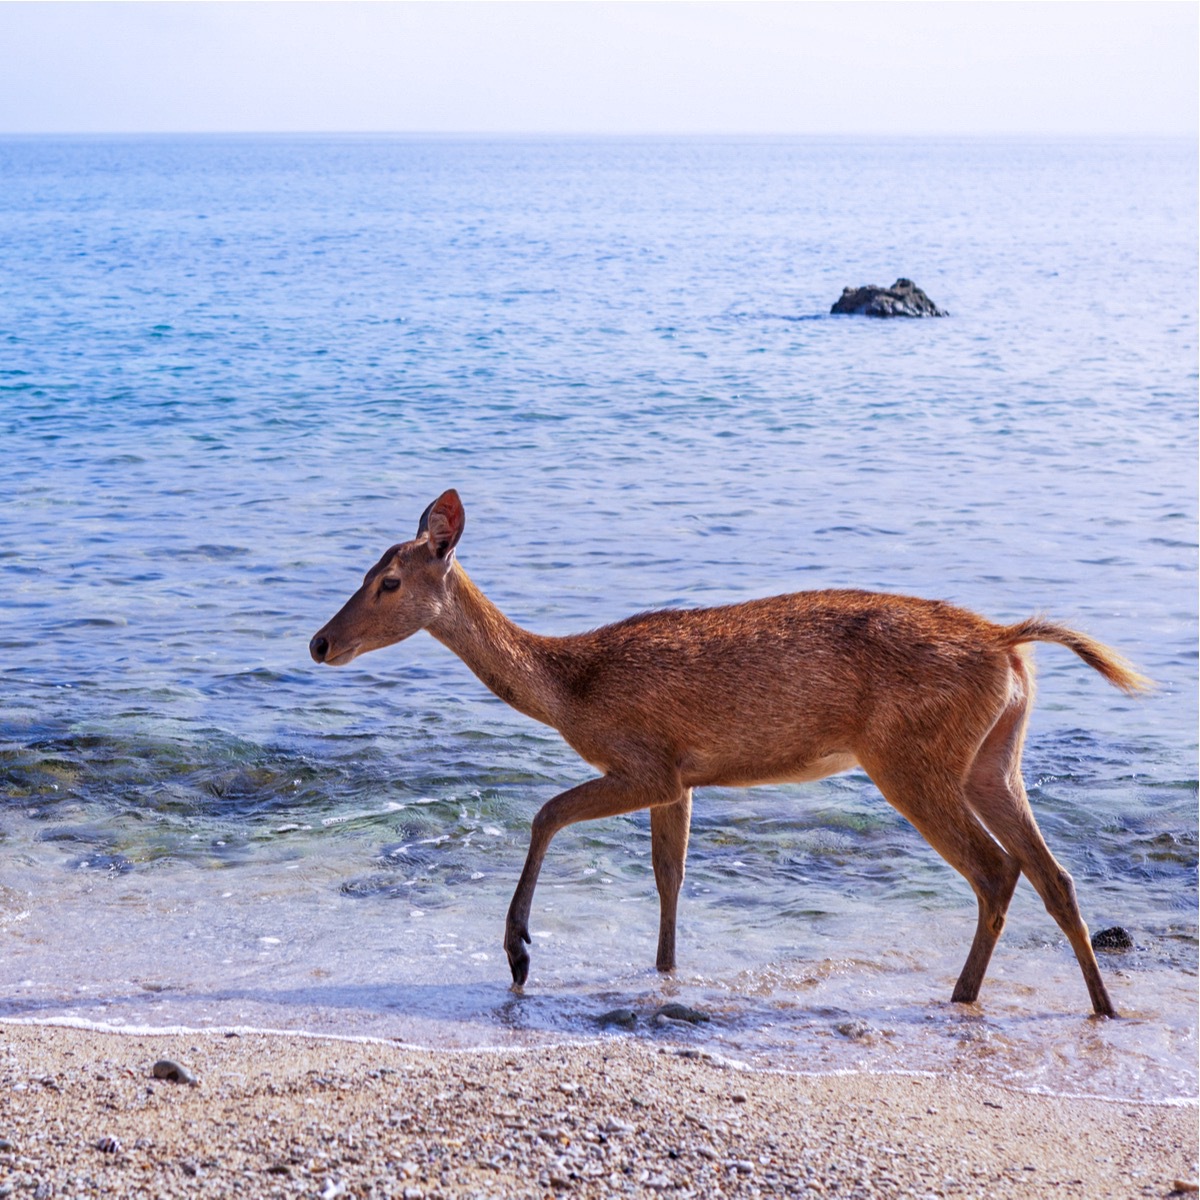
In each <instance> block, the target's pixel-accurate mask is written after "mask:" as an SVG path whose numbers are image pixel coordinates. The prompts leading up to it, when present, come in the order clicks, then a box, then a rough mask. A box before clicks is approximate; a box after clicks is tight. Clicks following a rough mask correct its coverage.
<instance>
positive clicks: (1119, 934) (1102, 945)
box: [1092, 925, 1133, 950]
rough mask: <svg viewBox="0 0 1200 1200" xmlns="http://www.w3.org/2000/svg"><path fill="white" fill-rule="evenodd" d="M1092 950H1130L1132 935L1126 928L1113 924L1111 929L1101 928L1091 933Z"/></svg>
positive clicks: (1131, 947)
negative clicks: (1097, 931)
mask: <svg viewBox="0 0 1200 1200" xmlns="http://www.w3.org/2000/svg"><path fill="white" fill-rule="evenodd" d="M1092 949H1093V950H1132V949H1133V937H1132V935H1131V934H1130V932H1129V930H1128V929H1122V928H1121V926H1120V925H1114V926H1113V927H1112V928H1111V929H1101V930H1100V932H1099V933H1093V934H1092Z"/></svg>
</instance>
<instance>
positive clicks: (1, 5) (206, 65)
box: [0, 0, 1200, 137]
mask: <svg viewBox="0 0 1200 1200" xmlns="http://www.w3.org/2000/svg"><path fill="white" fill-rule="evenodd" d="M1198 72H1200V5H1197V4H1195V3H1193V2H1191V0H1184V2H1179V3H1148V2H1146V0H1142V2H1140V3H1128V4H1127V3H1088V2H1084V0H1077V2H1074V3H1063V2H1058V3H975V2H960V3H903V2H898V0H897V2H883V3H875V2H871V0H861V2H854V0H840V2H828V3H787V2H778V3H690V2H687V0H680V2H676V3H636V2H623V3H574V2H567V0H554V2H546V3H507V2H504V0H496V2H491V3H486V2H485V3H469V2H464V3H450V2H437V0H425V2H416V3H387V2H378V3H354V2H349V3H332V2H329V3H320V2H317V3H302V4H296V3H288V2H286V0H284V2H278V3H275V2H269V3H238V2H232V3H155V2H151V3H116V4H114V3H41V2H37V0H33V2H30V0H25V2H14V0H0V133H104V132H121V133H142V132H268V131H269V132H343V131H344V132H403V133H493V134H503V133H561V134H570V133H580V134H655V133H685V134H704V133H711V134H843V135H846V134H868V135H871V134H876V135H896V134H943V135H975V134H1036V135H1060V134H1121V135H1124V134H1155V135H1185V136H1193V137H1194V136H1195V135H1196V133H1197V111H1198V108H1200V85H1198Z"/></svg>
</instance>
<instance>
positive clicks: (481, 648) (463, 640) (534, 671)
mask: <svg viewBox="0 0 1200 1200" xmlns="http://www.w3.org/2000/svg"><path fill="white" fill-rule="evenodd" d="M449 587H450V598H449V603H447V604H446V605H445V606H444V607H443V609H442V611H441V612H440V613H439V614H438V615H437V617H435V618H434V620H433V621H431V622H430V624H429V625H428V626H427V628H428V630H429V632H430V633H431V634H433V636H434V637H435V638H437V640H438V641H439V642H441V643H442V645H444V646H447V647H449V648H450V649H451V650H453V651H454V653H455V654H457V655H458V657H459V658H461V659H462V660H463V662H465V663H466V664H467V666H468V667H470V668H471V670H472V671H474V672H475V674H476V675H477V676H478V677H479V678H480V680H482V681H483V683H484V684H486V685H487V687H488V688H490V689H491V690H492V691H493V692H495V693H496V695H497V696H499V697H500V699H501V700H503V701H504V702H505V703H506V704H511V705H512V706H513V708H515V709H517V710H518V711H520V712H523V713H525V715H526V716H529V717H533V719H534V720H536V721H542V722H544V723H545V724H547V725H555V726H557V723H558V722H557V720H556V718H557V715H558V710H559V703H558V688H557V686H556V678H555V674H554V671H553V666H552V661H551V655H550V653H549V650H550V643H551V642H552V641H554V640H555V639H552V638H545V637H539V636H538V635H537V634H534V633H530V632H529V631H528V630H526V629H522V628H521V627H520V626H519V625H517V624H516V623H515V622H513V621H510V620H509V619H508V618H507V617H506V616H505V615H504V614H503V613H502V612H501V611H500V610H499V609H498V608H497V607H496V606H495V605H494V604H493V603H492V602H491V601H490V600H489V599H488V598H487V597H486V596H485V595H484V594H483V593H482V592H481V591H480V590H479V589H478V588H477V587H476V586H475V585H474V584H473V583H472V582H471V579H470V577H469V576H468V575H467V573H466V571H464V570H463V569H462V567H461V566H460V565H459V564H458V562H457V561H456V562H455V564H454V566H453V568H452V569H451V572H450V579H449Z"/></svg>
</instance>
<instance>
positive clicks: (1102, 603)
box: [0, 138, 1197, 1099]
mask: <svg viewBox="0 0 1200 1200" xmlns="http://www.w3.org/2000/svg"><path fill="white" fill-rule="evenodd" d="M0 179H2V180H3V183H4V186H3V188H0V247H3V249H2V250H0V254H3V257H4V263H5V266H6V267H7V268H8V271H7V275H8V284H7V286H6V291H7V294H6V297H5V301H4V304H3V306H2V307H0V347H2V349H3V353H2V354H0V447H2V448H3V450H4V454H3V456H2V458H0V546H2V547H3V549H0V613H2V614H3V621H2V623H0V646H2V648H3V649H4V651H5V655H4V659H3V665H2V666H0V671H2V672H3V675H2V683H0V833H2V835H3V839H2V841H0V846H2V847H3V854H2V855H0V996H2V997H3V998H2V999H0V1015H6V1016H44V1017H54V1016H62V1015H70V1016H76V1017H81V1018H84V1019H87V1020H95V1021H100V1022H105V1023H116V1024H120V1023H124V1024H125V1025H140V1024H146V1023H150V1024H157V1023H162V1024H200V1023H212V1024H252V1025H259V1026H269V1027H273V1028H280V1027H286V1028H309V1029H317V1030H322V1031H326V1032H343V1033H364V1034H378V1035H381V1036H389V1037H400V1038H405V1039H409V1040H416V1041H422V1042H427V1043H434V1044H497V1043H504V1044H509V1043H511V1042H520V1041H525V1040H537V1039H547V1038H549V1039H561V1038H562V1037H564V1036H566V1037H580V1036H595V1035H596V1032H595V1031H596V1027H595V1025H594V1023H593V1020H592V1018H593V1017H594V1016H595V1014H597V1013H599V1012H603V1011H604V1010H605V1009H608V1008H613V1007H616V1006H618V1005H632V1006H634V1007H636V1008H639V1009H640V1010H641V1011H642V1013H643V1014H644V1015H645V1014H649V1013H652V1012H653V1009H654V1007H655V1006H656V1005H657V1004H658V1003H661V1002H662V1001H663V999H664V998H680V999H684V1000H686V1001H687V1002H689V1003H691V1004H694V1005H698V1006H699V1007H701V1008H704V1009H706V1010H707V1011H709V1012H710V1013H711V1014H712V1015H713V1017H714V1019H713V1021H712V1022H710V1023H709V1024H707V1025H705V1026H702V1027H701V1028H700V1029H698V1030H696V1031H689V1030H679V1029H677V1028H675V1027H671V1028H670V1030H669V1031H668V1030H663V1029H661V1028H656V1027H653V1026H650V1025H648V1024H647V1022H646V1020H645V1016H644V1017H643V1020H642V1022H641V1030H642V1032H641V1033H638V1034H634V1035H632V1036H645V1037H666V1036H671V1037H676V1038H689V1039H692V1040H695V1041H696V1043H697V1044H698V1045H704V1046H707V1047H708V1048H710V1049H719V1050H720V1051H721V1052H723V1053H727V1054H729V1055H731V1056H735V1057H741V1058H744V1059H746V1060H747V1061H752V1062H755V1063H758V1064H763V1065H781V1066H790V1067H797V1068H801V1069H808V1068H815V1069H841V1068H849V1067H861V1066H864V1065H865V1066H867V1067H870V1068H874V1069H880V1070H890V1069H925V1068H931V1069H938V1070H942V1069H957V1070H969V1071H972V1072H975V1073H981V1074H987V1075H989V1076H991V1077H994V1078H997V1079H1001V1080H1003V1081H1006V1082H1010V1083H1017V1084H1020V1085H1022V1086H1028V1087H1038V1088H1043V1089H1047V1090H1055V1091H1068V1092H1078V1093H1088V1094H1103V1095H1121V1096H1139V1097H1143V1098H1149V1099H1165V1098H1172V1097H1180V1096H1194V1095H1195V1094H1196V1069H1195V1061H1196V978H1197V972H1196V968H1197V922H1196V905H1197V890H1196V848H1197V834H1196V827H1197V815H1196V787H1197V784H1196V779H1197V767H1196V733H1195V730H1196V720H1197V712H1196V687H1195V682H1196V591H1195V566H1196V562H1195V558H1196V555H1195V548H1196V484H1195V473H1194V463H1195V458H1196V369H1195V362H1196V327H1197V322H1196V305H1195V297H1196V268H1195V263H1196V229H1195V217H1194V213H1195V201H1196V190H1197V189H1196V168H1195V162H1194V155H1193V154H1192V148H1191V147H1190V146H1188V145H1186V144H1182V143H1170V142H1119V143H1102V142H1084V143H1063V142H1058V143H1018V142H1001V141H997V142H984V143H979V142H891V143H867V142H861V143H858V142H844V141H836V142H834V141H781V142H771V141H758V142H735V141H716V142H700V141H684V142H653V141H613V142H606V141H599V140H597V141H586V142H570V141H543V142H538V141H521V140H514V141H503V142H473V141H469V140H457V141H456V140H444V141H425V140H420V139H366V138H362V139H355V138H347V139H274V140H264V139H230V140H220V139H138V140H121V139H92V140H82V141H73V140H69V139H61V140H32V139H27V140H20V139H18V140H8V141H0ZM884 197H886V200H885V199H884ZM901 274H903V275H908V276H910V277H912V278H914V279H915V280H916V281H917V282H918V283H919V284H920V285H921V286H923V287H924V288H925V289H926V290H927V291H928V292H929V293H930V294H931V295H932V296H933V298H934V299H935V300H936V301H937V302H938V303H940V304H942V305H943V306H945V307H946V308H948V309H949V310H950V311H951V313H952V314H953V315H952V317H951V318H950V319H948V320H945V321H924V322H872V321H866V320H858V319H853V318H832V317H829V316H827V315H826V314H827V313H828V308H829V305H830V304H831V303H832V301H833V300H834V299H835V298H836V297H837V295H838V294H839V293H840V291H841V288H842V287H843V286H844V285H845V284H858V283H862V282H867V281H874V282H882V283H890V282H891V280H892V279H894V278H895V277H896V276H897V275H901ZM446 486H455V487H457V488H458V489H459V490H460V492H461V493H462V495H463V498H464V501H465V503H466V505H467V511H468V524H467V532H466V535H465V537H464V541H463V543H462V546H461V547H460V557H461V559H462V561H463V563H464V565H465V566H466V567H467V569H468V570H469V571H470V572H471V573H472V575H473V577H474V578H475V579H476V581H477V582H478V583H479V584H480V585H481V586H483V587H484V589H485V590H486V591H487V592H488V594H489V595H491V596H492V598H493V599H494V600H496V602H497V603H498V604H500V605H501V607H502V608H504V609H505V610H506V611H507V612H509V614H510V615H512V616H513V617H514V618H515V619H517V620H519V621H520V622H522V623H523V624H525V625H527V626H529V627H530V628H533V629H536V630H538V631H540V632H547V633H560V632H568V631H571V630H574V629H579V628H584V627H590V626H594V625H596V624H599V623H601V622H603V621H606V620H611V619H615V618H618V617H621V616H624V615H627V614H628V613H630V612H634V611H637V610H639V609H644V608H649V607H656V606H663V605H696V604H710V603H720V602H725V601H731V600H738V599H745V598H749V597H751V596H756V595H764V594H769V593H771V592H777V591H789V590H797V589H800V588H807V587H825V586H843V585H850V586H862V587H869V588H879V589H884V590H892V591H900V592H910V593H914V594H922V595H930V596H938V597H941V598H945V599H948V600H952V601H955V602H958V603H963V604H966V605H969V606H971V607H975V608H977V609H979V610H980V611H983V612H985V613H986V614H987V615H989V616H992V617H995V618H997V619H1016V618H1019V617H1022V616H1025V615H1028V614H1029V613H1030V612H1033V611H1046V612H1049V613H1052V614H1053V615H1054V616H1056V617H1058V618H1061V619H1063V620H1066V621H1068V622H1069V623H1071V624H1073V625H1076V626H1078V627H1080V628H1083V629H1086V630H1088V631H1089V632H1091V633H1093V634H1095V635H1097V636H1099V637H1101V638H1102V639H1104V640H1106V641H1109V642H1111V643H1113V644H1115V645H1117V646H1119V647H1120V648H1121V649H1122V650H1123V651H1124V652H1125V653H1127V654H1128V655H1129V656H1130V657H1132V658H1133V659H1134V660H1135V661H1136V662H1137V663H1138V664H1139V665H1140V666H1141V667H1142V668H1143V669H1144V670H1145V671H1147V672H1148V673H1149V674H1151V675H1152V676H1153V677H1154V678H1155V679H1156V680H1157V681H1158V683H1159V685H1160V686H1159V690H1158V692H1157V693H1156V694H1155V695H1153V696H1152V697H1150V698H1149V699H1147V700H1144V701H1134V700H1129V699H1127V698H1125V697H1123V696H1121V695H1119V694H1118V693H1116V692H1114V691H1112V690H1111V689H1109V688H1107V687H1106V686H1105V685H1104V684H1103V682H1102V681H1100V680H1099V679H1098V677H1096V676H1095V675H1094V674H1092V673H1091V672H1089V671H1088V670H1087V669H1086V668H1085V667H1084V666H1083V665H1082V664H1080V663H1079V662H1078V661H1077V660H1076V659H1074V658H1073V657H1072V656H1070V655H1069V654H1067V653H1066V652H1064V651H1061V650H1059V649H1056V648H1053V647H1042V648H1040V649H1039V650H1038V653H1037V657H1038V662H1039V667H1040V697H1039V704H1038V708H1037V710H1036V713H1035V716H1034V722H1033V727H1032V730H1031V734H1030V739H1029V744H1028V748H1027V752H1026V760H1025V761H1026V779H1027V782H1028V785H1029V789H1030V794H1031V797H1032V799H1033V803H1034V807H1035V810H1036V811H1037V813H1038V817H1039V820H1040V822H1041V824H1042V828H1043V831H1044V832H1045V834H1046V837H1047V840H1048V841H1049V842H1050V844H1051V846H1052V848H1053V849H1054V850H1055V852H1056V854H1057V855H1058V857H1059V858H1060V859H1061V860H1062V861H1063V862H1064V864H1065V865H1066V866H1067V867H1068V868H1069V869H1070V870H1071V872H1072V874H1073V875H1074V877H1075V879H1076V883H1077V886H1078V889H1079V893H1080V898H1081V904H1082V907H1083V910H1084V913H1085V916H1086V918H1087V919H1088V921H1089V923H1090V925H1091V927H1092V929H1093V930H1095V929H1099V928H1103V927H1104V926H1106V925H1111V924H1117V923H1119V924H1121V925H1123V926H1125V927H1126V928H1128V929H1129V930H1130V931H1131V932H1132V933H1133V935H1134V939H1135V943H1136V948H1135V950H1133V951H1131V952H1129V953H1127V954H1125V955H1105V956H1103V959H1104V962H1103V964H1102V965H1103V966H1104V968H1105V970H1106V974H1107V976H1108V978H1109V980H1110V987H1111V990H1112V991H1113V995H1114V999H1115V1000H1116V1003H1117V1005H1118V1007H1120V1008H1121V1009H1122V1011H1124V1012H1126V1013H1128V1014H1130V1015H1131V1016H1132V1017H1133V1019H1131V1020H1127V1021H1123V1022H1119V1023H1112V1022H1095V1021H1092V1020H1089V1019H1087V1018H1086V1016H1085V1015H1084V1014H1085V1013H1086V1006H1087V1001H1086V992H1085V990H1084V988H1083V984H1082V980H1081V979H1080V978H1079V974H1078V970H1077V968H1076V967H1075V965H1074V961H1073V959H1072V957H1071V955H1070V951H1069V949H1068V948H1067V946H1066V944H1065V941H1064V940H1063V939H1062V937H1061V936H1060V935H1059V933H1058V930H1057V929H1056V927H1055V926H1054V925H1053V923H1052V922H1051V921H1050V919H1049V918H1048V917H1047V916H1046V914H1045V913H1044V911H1042V909H1041V906H1040V903H1038V902H1037V900H1036V897H1034V895H1033V893H1032V891H1031V890H1030V889H1029V888H1028V887H1027V885H1024V884H1023V885H1022V886H1021V887H1020V888H1019V889H1018V894H1017V899H1016V901H1015V902H1014V906H1013V912H1012V916H1011V920H1010V924H1009V927H1008V929H1007V930H1006V932H1005V935H1004V938H1003V939H1002V941H1001V943H1000V947H999V949H998V951H997V955H996V958H995V960H994V962H993V965H992V967H991V970H990V973H989V976H988V979H987V982H986V983H985V988H984V992H983V995H982V997H981V1003H980V1005H979V1006H978V1007H977V1008H965V1009H960V1008H958V1007H951V1006H950V1005H948V1004H947V1003H946V1001H947V999H948V997H949V994H950V991H951V989H952V987H953V981H954V978H955V977H956V975H957V972H958V969H959V967H960V966H961V960H962V958H963V956H964V955H965V953H966V948H967V945H968V944H969V942H970V937H971V933H972V931H973V927H974V903H973V900H972V898H971V896H970V892H969V889H968V888H967V886H966V884H965V883H964V882H962V881H961V880H960V879H959V878H958V877H957V876H956V875H955V874H954V873H953V872H952V871H951V870H950V869H949V868H947V867H945V866H944V865H943V864H942V863H941V862H940V860H939V859H937V857H936V855H934V853H933V852H932V851H931V850H929V849H928V847H927V846H926V845H925V844H924V842H923V841H922V840H921V839H920V838H919V837H918V835H916V834H915V833H914V832H913V831H912V830H911V829H910V828H909V827H908V826H907V825H906V823H905V822H904V821H903V820H902V819H901V818H900V817H899V816H898V815H896V814H895V813H894V812H893V811H892V810H891V809H890V808H888V806H887V805H886V804H885V803H884V802H883V801H882V799H880V797H879V796H878V794H877V793H876V792H875V791H874V789H873V788H872V786H871V785H870V784H869V782H868V781H867V780H866V778H865V776H863V775H862V774H861V773H858V772H854V773H850V774H848V775H846V776H842V777H838V778H836V779H832V780H826V781H823V782H821V783H819V784H814V785H808V786H805V787H773V788H759V789H754V790H749V791H737V790H731V791H707V792H704V793H701V794H698V796H697V801H696V813H695V820H694V827H693V838H692V844H691V849H690V853H689V862H688V871H689V873H688V880H687V883H686V884H685V888H684V896H683V901H682V907H681V933H680V972H679V975H678V977H677V978H676V979H674V980H669V981H663V980H660V979H659V978H658V977H657V976H656V975H655V973H654V972H653V970H652V969H651V966H652V962H653V953H654V938H655V934H656V921H657V901H656V898H655V893H654V886H653V877H652V872H651V870H650V863H649V836H648V826H647V821H646V819H645V817H644V816H635V817H631V818H627V819H619V820H612V821H605V822H598V823H596V824H594V825H591V826H587V827H584V828H575V829H571V830H568V831H566V832H564V833H563V834H562V835H560V837H559V838H558V839H557V840H556V842H555V845H554V847H553V849H552V851H551V855H550V858H549V860H548V862H547V866H546V868H545V871H544V874H543V879H542V884H541V886H540V889H539V892H538V896H537V899H536V901H535V905H534V913H533V927H532V928H533V931H534V933H535V938H534V941H535V945H534V947H533V955H534V958H533V976H532V979H531V985H530V987H529V988H527V989H526V992H527V994H526V995H524V996H520V997H518V996H515V995H514V994H512V993H511V992H510V991H509V990H508V988H507V983H506V980H507V977H508V971H507V966H506V964H505V962H504V956H503V950H502V949H501V947H500V937H501V933H502V927H503V919H504V913H505V910H506V908H507V903H508V896H509V892H510V890H511V888H512V886H513V884H514V883H515V880H516V876H517V874H518V872H519V869H520V863H521V859H522V856H523V854H524V849H525V844H526V840H527V837H528V823H529V819H530V818H531V816H532V814H533V813H534V811H536V808H537V806H538V805H539V804H540V803H542V802H544V801H545V800H546V799H548V798H549V797H550V796H552V795H553V794H555V793H556V792H557V791H559V790H561V789H562V788H564V787H566V786H569V785H570V784H573V783H576V782H578V781H580V780H581V779H583V778H586V777H587V774H588V768H587V767H586V766H585V765H584V764H582V763H581V762H580V761H579V760H578V759H577V758H575V756H574V755H573V754H572V753H571V752H570V751H569V750H568V749H567V748H566V747H565V746H564V745H563V744H562V743H561V741H560V740H559V739H558V738H557V736H556V735H555V734H554V733H553V731H551V730H548V729H545V728H543V727H541V726H538V725H536V724H534V723H532V722H530V721H528V720H526V719H525V718H522V717H520V716H519V715H518V714H516V713H514V712H512V711H511V710H509V709H507V708H506V707H505V706H504V705H503V704H501V702H500V701H498V700H496V699H495V698H494V697H492V696H491V695H490V694H489V693H488V692H486V691H485V690H484V688H483V687H482V685H480V684H479V683H478V682H477V681H476V680H475V679H474V678H473V677H472V676H471V675H470V674H469V672H467V670H466V669H465V668H464V667H463V666H462V664H461V663H459V662H458V661H457V660H456V659H454V658H453V657H452V656H451V655H450V654H449V653H448V652H447V651H445V650H443V649H442V648H441V647H439V646H437V645H436V644H435V643H433V641H432V640H431V639H429V638H426V637H424V635H421V636H420V637H418V638H414V639H413V640H412V641H410V642H408V643H406V644H404V645H403V646H401V647H396V648H392V649H390V650H387V651H383V652H380V653H378V654H375V655H372V656H368V657H367V658H365V659H360V660H358V661H357V662H355V663H354V664H352V665H351V666H350V667H348V668H345V669H342V670H340V671H329V670H323V669H322V670H318V669H316V668H314V667H313V666H312V664H311V663H310V661H309V659H308V656H307V648H306V647H307V640H308V638H309V637H310V636H311V634H312V633H313V632H314V631H315V630H316V628H317V627H318V626H319V625H321V624H322V623H323V622H324V621H325V619H326V618H327V617H328V616H329V615H330V614H331V613H332V612H333V611H334V610H335V609H336V608H337V607H338V605H340V603H341V602H342V600H343V599H344V598H345V597H346V595H348V594H349V592H350V591H352V590H353V589H354V587H355V586H357V582H358V580H359V577H360V576H361V573H362V571H363V570H365V568H366V567H367V566H369V565H370V564H371V563H372V562H374V561H375V559H376V558H377V557H378V554H379V553H380V552H381V550H382V549H383V548H385V547H386V546H387V545H388V544H390V543H391V542H393V541H395V540H398V539H400V538H403V537H407V536H409V535H410V534H411V532H412V531H413V530H414V529H415V525H416V519H417V516H418V515H419V513H420V512H421V510H422V509H423V508H424V506H425V504H426V503H427V502H428V501H429V500H430V499H431V498H432V497H433V496H434V495H436V494H437V493H438V492H439V491H440V490H441V489H442V488H444V487H446ZM839 1027H840V1028H839ZM606 1036H630V1035H626V1034H621V1035H606Z"/></svg>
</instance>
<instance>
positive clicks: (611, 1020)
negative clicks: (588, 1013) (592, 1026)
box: [596, 1008, 637, 1029]
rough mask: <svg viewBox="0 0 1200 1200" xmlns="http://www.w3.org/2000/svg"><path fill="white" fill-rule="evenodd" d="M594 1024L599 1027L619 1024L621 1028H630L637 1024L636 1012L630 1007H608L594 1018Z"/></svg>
mask: <svg viewBox="0 0 1200 1200" xmlns="http://www.w3.org/2000/svg"><path fill="white" fill-rule="evenodd" d="M596 1024H597V1025H599V1026H600V1028H601V1029H604V1028H606V1027H607V1026H609V1025H620V1026H621V1027H622V1028H623V1029H632V1028H633V1027H634V1026H635V1025H636V1024H637V1013H635V1012H634V1011H633V1009H632V1008H614V1009H610V1010H609V1011H608V1012H606V1013H601V1014H600V1015H599V1016H598V1017H597V1018H596Z"/></svg>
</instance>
